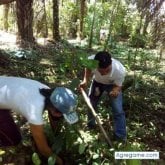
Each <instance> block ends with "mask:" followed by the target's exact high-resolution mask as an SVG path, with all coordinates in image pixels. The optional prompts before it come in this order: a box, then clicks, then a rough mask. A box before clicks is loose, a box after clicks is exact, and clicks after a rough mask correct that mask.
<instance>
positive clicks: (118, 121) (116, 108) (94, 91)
mask: <svg viewBox="0 0 165 165" xmlns="http://www.w3.org/2000/svg"><path fill="white" fill-rule="evenodd" d="M112 88H113V85H111V84H110V85H105V84H101V83H98V82H96V81H94V80H93V82H92V84H91V87H90V91H89V98H90V102H91V104H92V106H93V107H94V109H95V110H97V104H98V102H99V99H100V97H101V95H102V93H103V92H104V91H106V92H107V93H109V92H110V91H111V90H112ZM108 96H109V99H110V106H111V107H112V113H113V119H114V133H115V136H117V137H119V138H122V139H126V119H125V113H124V111H123V107H122V93H121V92H120V94H119V95H118V96H117V97H115V98H114V97H111V96H110V95H108ZM94 125H95V118H94V117H93V115H92V113H91V112H90V111H89V112H88V126H89V127H92V126H94Z"/></svg>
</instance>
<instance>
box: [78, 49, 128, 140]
mask: <svg viewBox="0 0 165 165" xmlns="http://www.w3.org/2000/svg"><path fill="white" fill-rule="evenodd" d="M88 59H91V60H97V62H98V67H97V68H95V69H94V70H90V69H87V68H85V74H84V79H83V81H82V82H81V83H80V87H82V88H86V86H87V83H88V80H89V78H90V77H91V76H92V75H93V78H92V83H91V86H90V90H89V99H90V102H91V104H92V105H93V107H94V109H97V104H98V102H99V99H100V97H101V95H102V94H103V92H104V91H106V92H107V93H108V96H109V98H110V105H111V107H112V113H113V118H114V136H115V139H117V140H119V139H120V140H124V141H125V140H126V119H125V113H124V111H123V107H122V83H123V81H124V77H125V68H124V66H123V65H122V64H121V63H120V62H119V61H118V60H116V59H113V58H111V54H110V53H108V52H106V51H101V52H98V53H97V54H96V55H92V56H90V57H89V58H88ZM88 127H89V128H94V127H95V119H94V117H93V115H92V114H91V112H88Z"/></svg>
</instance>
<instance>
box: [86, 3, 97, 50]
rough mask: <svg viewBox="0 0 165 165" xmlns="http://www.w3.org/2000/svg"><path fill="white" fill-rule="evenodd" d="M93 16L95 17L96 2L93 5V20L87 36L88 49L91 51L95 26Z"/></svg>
mask: <svg viewBox="0 0 165 165" xmlns="http://www.w3.org/2000/svg"><path fill="white" fill-rule="evenodd" d="M95 15H96V0H95V3H94V12H93V20H92V25H91V30H90V36H89V46H88V48H89V49H91V48H92V40H93V27H94V24H95V18H96V17H95Z"/></svg>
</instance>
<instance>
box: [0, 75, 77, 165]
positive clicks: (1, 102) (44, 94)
mask: <svg viewBox="0 0 165 165" xmlns="http://www.w3.org/2000/svg"><path fill="white" fill-rule="evenodd" d="M76 105H77V100H76V95H75V94H74V93H73V92H72V91H71V90H69V89H67V88H64V87H56V88H54V89H50V88H49V87H48V86H47V85H45V84H42V83H40V82H38V81H35V80H31V79H26V78H18V77H6V76H0V147H8V146H15V145H17V144H18V143H19V142H20V141H21V134H20V131H19V129H18V128H17V126H16V124H15V122H14V120H13V118H12V116H11V113H10V110H12V111H14V112H16V113H18V114H21V115H22V116H24V117H25V118H26V120H27V121H28V123H29V125H30V130H31V133H32V136H33V138H34V141H35V143H36V146H37V148H38V150H39V152H40V153H41V154H42V155H43V156H45V157H47V158H48V157H49V156H51V155H52V154H53V152H52V150H51V148H50V147H49V146H48V142H47V139H46V135H45V133H44V127H43V117H42V116H43V112H44V110H48V114H49V119H50V122H51V124H52V125H53V122H54V121H53V119H55V118H60V117H62V115H63V116H64V118H65V119H66V121H67V122H68V123H70V124H73V123H75V122H77V121H78V116H77V114H76V112H75V111H74V110H75V108H76ZM56 163H57V164H59V165H62V164H63V161H62V159H61V158H60V157H58V156H57V157H56Z"/></svg>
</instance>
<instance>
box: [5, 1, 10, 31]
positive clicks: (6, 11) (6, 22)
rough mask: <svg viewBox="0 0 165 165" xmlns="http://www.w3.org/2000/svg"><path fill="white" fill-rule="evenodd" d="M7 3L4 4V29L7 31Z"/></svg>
mask: <svg viewBox="0 0 165 165" xmlns="http://www.w3.org/2000/svg"><path fill="white" fill-rule="evenodd" d="M9 6H10V5H9V4H6V5H4V14H3V15H4V30H5V31H8V28H9V24H8V16H9Z"/></svg>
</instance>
